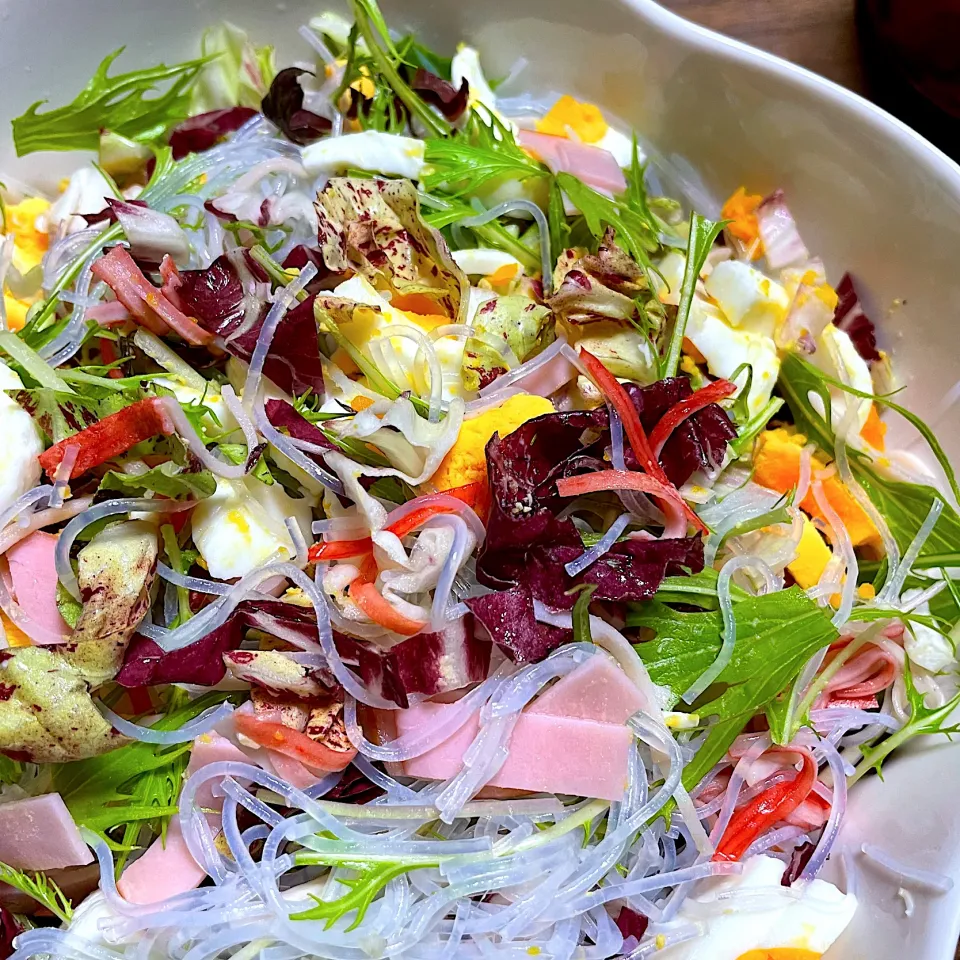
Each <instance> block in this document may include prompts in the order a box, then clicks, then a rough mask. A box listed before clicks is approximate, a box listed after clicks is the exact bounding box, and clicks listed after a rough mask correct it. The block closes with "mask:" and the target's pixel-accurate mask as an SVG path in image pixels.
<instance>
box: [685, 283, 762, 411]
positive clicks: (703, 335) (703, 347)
mask: <svg viewBox="0 0 960 960" xmlns="http://www.w3.org/2000/svg"><path fill="white" fill-rule="evenodd" d="M721 266H722V264H721ZM685 332H686V339H687V340H689V341H690V342H691V343H692V344H693V345H694V347H696V349H697V351H698V352H699V353H700V355H701V356H702V357H703V359H704V360H705V361H706V363H707V369H708V370H709V371H710V373H712V374H713V375H714V376H715V377H732V376H733V375H734V373H735V372H736V370H737V368H738V367H739V366H740V365H741V364H744V363H746V364H749V365H750V367H751V368H752V369H753V379H752V382H751V384H750V396H749V398H748V401H747V406H748V409H749V411H750V414H751V416H752V415H753V414H756V413H759V412H760V410H761V409H763V406H764V405H765V404H766V403H767V401H768V400H769V399H770V394H771V392H772V391H773V388H774V386H775V385H776V382H777V377H778V376H779V374H780V359H779V358H778V356H777V347H776V344H775V343H774V342H773V340H772V339H771V338H770V337H767V336H764V335H762V334H759V333H754V332H752V331H750V330H734V329H733V327H731V326H730V325H729V324H728V323H726V322H725V321H724V319H723V318H722V317H721V315H720V312H719V311H718V310H717V309H716V308H715V307H713V306H712V305H711V304H709V303H707V302H706V301H704V300H700V299H695V300H694V302H693V304H692V305H691V308H690V318H689V320H688V321H687V329H686V331H685ZM737 382H738V383H739V384H740V385H741V386H742V385H743V384H744V382H745V378H744V376H743V375H742V374H741V376H740V377H739V378H738V381H737Z"/></svg>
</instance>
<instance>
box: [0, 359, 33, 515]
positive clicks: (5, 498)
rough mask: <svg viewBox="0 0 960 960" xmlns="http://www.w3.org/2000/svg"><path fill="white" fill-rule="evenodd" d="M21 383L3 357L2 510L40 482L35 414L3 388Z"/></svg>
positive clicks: (14, 387)
mask: <svg viewBox="0 0 960 960" xmlns="http://www.w3.org/2000/svg"><path fill="white" fill-rule="evenodd" d="M22 387H23V383H22V382H21V380H20V378H19V377H18V376H17V375H16V374H15V373H14V372H13V371H12V370H11V369H10V368H9V367H8V366H7V365H6V364H5V363H3V362H2V361H0V437H2V438H3V443H2V444H0V511H3V510H6V509H7V508H9V507H11V506H12V505H13V504H14V503H15V502H16V501H17V499H18V498H19V497H21V496H23V494H25V493H26V492H27V491H28V490H32V489H33V488H34V487H35V486H36V485H37V484H38V483H39V482H40V462H39V461H38V460H37V457H39V456H40V454H41V453H43V441H42V439H41V437H40V431H39V430H38V429H37V425H36V424H35V423H34V421H33V417H31V416H30V414H29V413H27V411H26V410H24V409H23V408H22V407H21V406H20V404H18V403H17V402H16V401H15V400H13V399H12V398H11V397H9V396H8V395H7V394H6V393H5V392H4V391H6V390H19V389H21V388H22Z"/></svg>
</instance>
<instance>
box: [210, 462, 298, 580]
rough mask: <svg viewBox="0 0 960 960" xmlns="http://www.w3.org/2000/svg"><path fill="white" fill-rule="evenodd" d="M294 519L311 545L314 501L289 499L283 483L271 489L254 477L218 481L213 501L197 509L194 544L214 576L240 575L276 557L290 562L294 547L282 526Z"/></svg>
mask: <svg viewBox="0 0 960 960" xmlns="http://www.w3.org/2000/svg"><path fill="white" fill-rule="evenodd" d="M287 517H293V518H294V519H295V520H296V521H297V525H298V526H299V527H300V531H301V533H303V535H304V538H306V539H307V541H308V542H309V538H310V520H311V517H312V513H311V505H310V501H309V500H307V499H305V498H301V499H299V500H295V499H294V498H293V497H291V496H288V494H287V492H286V491H285V490H284V489H283V487H282V486H280V484H279V483H274V484H272V485H271V486H268V485H267V484H265V483H261V482H260V481H259V480H257V479H255V478H253V477H245V478H244V479H243V480H239V481H232V480H224V479H222V478H219V477H218V478H217V490H216V493H214V494H213V496H212V497H207V499H206V500H201V501H200V503H198V504H197V506H196V507H194V509H193V514H192V524H193V542H194V543H195V544H196V545H197V549H198V550H199V551H200V556H201V558H202V559H203V562H204V563H205V564H206V565H207V569H208V570H209V571H210V574H211V576H213V577H216V578H217V579H220V580H232V579H233V578H234V577H242V576H243V575H244V574H246V573H249V572H250V571H251V570H253V569H255V568H256V567H259V566H261V565H262V564H263V563H264V562H265V561H266V560H267V558H268V557H270V556H271V555H272V554H275V553H276V554H278V555H279V558H280V559H281V560H289V559H291V558H292V557H293V556H295V554H296V547H295V546H294V544H293V540H292V539H291V537H290V534H289V533H288V531H287V528H286V526H285V525H284V522H283V521H284V520H285V519H286V518H287Z"/></svg>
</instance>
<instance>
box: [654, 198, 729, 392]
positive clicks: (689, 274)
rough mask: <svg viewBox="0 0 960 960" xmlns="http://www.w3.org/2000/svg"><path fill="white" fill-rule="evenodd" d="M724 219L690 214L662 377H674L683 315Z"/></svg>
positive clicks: (687, 311)
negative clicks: (708, 218)
mask: <svg viewBox="0 0 960 960" xmlns="http://www.w3.org/2000/svg"><path fill="white" fill-rule="evenodd" d="M726 222H727V221H725V220H722V221H720V222H719V223H714V222H713V221H712V220H707V218H706V217H701V216H700V214H699V213H691V214H690V232H689V234H688V239H687V263H686V266H685V267H684V270H683V283H681V285H680V306H679V307H677V319H676V321H675V322H674V325H673V333H672V334H671V335H670V344H669V347H668V348H667V354H666V357H665V358H664V361H663V367H662V369H661V374H662V375H663V376H664V377H675V376H676V375H677V370H678V369H679V367H680V352H681V350H682V348H683V337H684V334H685V333H686V329H687V319H688V318H689V316H690V307H691V306H692V305H693V295H694V292H695V290H696V287H697V279H698V278H699V276H700V271H701V269H702V268H703V263H704V261H705V260H706V259H707V254H708V253H709V252H710V249H711V248H712V247H713V241H714V240H716V239H717V236H718V235H719V233H720V231H721V230H722V229H723V227H724V225H725V224H726Z"/></svg>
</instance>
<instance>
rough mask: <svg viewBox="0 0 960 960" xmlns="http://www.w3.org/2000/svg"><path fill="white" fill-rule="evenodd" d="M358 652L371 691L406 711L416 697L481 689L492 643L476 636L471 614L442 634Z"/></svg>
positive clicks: (361, 647) (359, 647)
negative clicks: (471, 686) (473, 685)
mask: <svg viewBox="0 0 960 960" xmlns="http://www.w3.org/2000/svg"><path fill="white" fill-rule="evenodd" d="M355 651H356V652H355V656H356V658H357V663H358V665H359V667H360V676H361V677H362V679H363V682H364V684H365V685H366V686H367V688H368V689H369V690H372V691H373V692H375V693H378V694H379V695H380V696H382V697H385V698H386V699H388V700H392V701H393V702H394V703H396V704H397V706H399V707H404V708H406V707H408V706H409V697H410V696H411V695H413V694H416V693H419V694H424V695H426V696H434V695H435V694H438V693H447V692H449V691H451V690H460V689H462V688H463V687H466V686H468V685H469V684H471V683H477V682H479V681H481V680H483V679H485V677H486V676H487V670H488V668H489V666H490V641H489V640H487V639H485V638H482V637H478V636H477V635H476V633H475V629H474V622H473V617H472V616H471V615H469V614H468V615H467V616H465V617H462V618H461V619H460V620H457V621H455V622H453V623H451V624H450V625H449V626H448V627H447V628H446V629H445V630H443V631H441V632H439V633H419V634H417V635H416V636H414V637H410V638H409V639H408V640H403V641H401V642H400V643H397V644H395V645H394V646H392V647H390V649H389V650H381V649H380V648H378V647H375V646H373V645H369V644H365V643H362V642H360V641H357V642H356V645H355Z"/></svg>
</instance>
